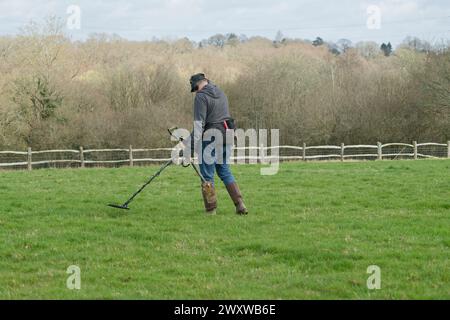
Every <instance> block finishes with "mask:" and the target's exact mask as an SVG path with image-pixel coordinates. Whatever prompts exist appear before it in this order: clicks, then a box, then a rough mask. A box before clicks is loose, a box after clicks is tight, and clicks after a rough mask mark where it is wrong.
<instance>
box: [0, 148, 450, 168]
mask: <svg viewBox="0 0 450 320" xmlns="http://www.w3.org/2000/svg"><path fill="white" fill-rule="evenodd" d="M171 151H172V148H156V149H133V148H132V147H131V146H130V147H129V148H128V149H89V150H84V149H83V148H82V147H80V148H79V150H43V151H33V150H31V148H28V150H27V151H0V168H11V169H25V168H27V169H28V170H32V169H33V168H37V167H66V166H71V167H81V168H84V167H88V166H111V165H112V166H117V165H129V166H133V165H142V164H148V163H161V162H165V161H168V160H170V154H171ZM269 152H270V155H269ZM139 155H140V156H139ZM425 158H450V141H448V142H447V144H442V143H420V144H419V143H417V142H415V141H414V142H413V143H412V144H405V143H387V144H382V143H380V142H379V143H378V144H377V145H344V144H341V145H340V146H307V145H306V144H303V146H301V147H298V146H275V147H264V146H261V147H244V148H237V147H235V148H234V149H233V155H232V157H231V160H232V161H234V162H238V163H243V162H244V163H246V162H250V163H257V162H264V161H271V160H274V159H279V161H308V160H309V161H311V160H315V161H318V160H338V161H339V160H340V161H345V160H383V159H415V160H417V159H425Z"/></svg>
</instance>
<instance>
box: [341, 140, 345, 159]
mask: <svg viewBox="0 0 450 320" xmlns="http://www.w3.org/2000/svg"><path fill="white" fill-rule="evenodd" d="M344 150H345V144H344V143H341V161H344Z"/></svg>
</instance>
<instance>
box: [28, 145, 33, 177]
mask: <svg viewBox="0 0 450 320" xmlns="http://www.w3.org/2000/svg"><path fill="white" fill-rule="evenodd" d="M31 154H32V153H31V147H28V153H27V168H28V171H31V169H33V164H32V157H31Z"/></svg>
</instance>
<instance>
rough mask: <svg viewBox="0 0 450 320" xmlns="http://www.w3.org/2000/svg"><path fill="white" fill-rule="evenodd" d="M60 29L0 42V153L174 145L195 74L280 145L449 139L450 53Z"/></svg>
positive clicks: (417, 43) (49, 27)
mask: <svg viewBox="0 0 450 320" xmlns="http://www.w3.org/2000/svg"><path fill="white" fill-rule="evenodd" d="M61 30H62V29H61V26H60V25H58V24H57V23H46V24H44V25H36V24H31V25H29V26H28V27H26V28H24V30H23V32H22V33H21V34H20V35H17V36H14V37H0V74H1V76H0V149H23V148H25V147H26V146H31V147H33V148H34V149H44V148H77V147H78V146H80V145H82V146H85V147H92V148H94V147H124V146H128V145H130V144H132V145H134V146H139V147H158V146H167V145H169V141H168V138H167V135H166V128H167V127H170V126H173V125H177V126H180V127H185V128H191V127H192V105H193V96H192V94H191V93H190V92H189V83H188V79H189V76H190V75H191V74H194V73H197V72H204V73H206V75H207V76H208V77H209V78H210V79H211V80H212V81H214V82H215V83H216V84H217V85H219V86H220V87H222V88H223V89H224V91H225V92H226V94H227V95H228V98H229V101H230V108H231V112H232V116H233V117H234V118H235V119H236V120H237V124H238V126H239V127H240V128H244V129H245V128H256V129H258V128H278V129H280V133H281V143H283V144H294V145H300V144H301V143H303V142H306V143H308V144H339V143H341V142H344V143H348V144H356V143H372V144H373V143H374V142H376V141H385V142H386V141H396V142H411V141H412V140H417V141H447V140H450V89H449V88H450V51H449V50H448V48H449V46H448V43H440V44H439V46H436V45H431V44H429V43H427V42H426V41H422V40H420V39H417V38H407V39H405V41H404V42H403V43H402V44H401V45H400V46H398V47H397V48H395V49H394V48H393V47H392V45H391V44H390V43H389V42H387V43H383V44H377V43H374V42H360V43H356V44H353V43H351V41H348V40H345V39H342V40H340V41H338V42H336V43H331V42H326V41H325V40H323V39H321V38H319V37H318V38H317V39H315V40H313V41H307V40H301V39H288V38H285V37H283V35H282V33H281V32H279V33H278V34H277V35H276V37H275V39H274V40H271V39H266V38H263V37H251V38H248V37H246V36H244V35H241V36H237V35H234V34H228V35H216V36H213V37H211V38H209V39H207V40H204V41H201V42H199V43H195V42H193V41H190V40H189V39H186V38H185V39H180V40H176V41H163V40H157V39H155V40H153V41H140V42H137V41H128V40H126V39H122V38H120V37H117V36H109V35H104V34H96V35H92V36H91V37H89V39H87V40H85V41H72V40H70V39H69V37H67V36H65V35H64V33H63V32H62V31H61Z"/></svg>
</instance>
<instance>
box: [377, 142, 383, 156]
mask: <svg viewBox="0 0 450 320" xmlns="http://www.w3.org/2000/svg"><path fill="white" fill-rule="evenodd" d="M378 160H383V145H382V144H381V142H378Z"/></svg>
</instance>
